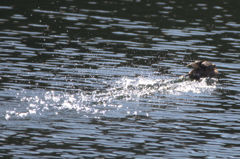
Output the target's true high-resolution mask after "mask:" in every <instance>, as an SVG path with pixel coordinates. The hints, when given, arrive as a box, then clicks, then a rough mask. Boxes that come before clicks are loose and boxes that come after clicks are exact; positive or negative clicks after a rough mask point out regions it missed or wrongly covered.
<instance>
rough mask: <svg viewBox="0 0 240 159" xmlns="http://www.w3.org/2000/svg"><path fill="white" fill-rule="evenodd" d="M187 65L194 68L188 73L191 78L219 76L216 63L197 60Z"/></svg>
mask: <svg viewBox="0 0 240 159" xmlns="http://www.w3.org/2000/svg"><path fill="white" fill-rule="evenodd" d="M187 66H188V67H191V68H193V70H192V71H190V72H189V73H188V76H189V77H190V79H193V80H199V79H200V78H204V77H210V78H211V77H217V76H218V74H219V73H218V70H217V68H216V65H214V64H212V63H211V62H209V61H195V62H192V63H190V64H188V65H187Z"/></svg>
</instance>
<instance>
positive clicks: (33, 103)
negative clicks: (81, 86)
mask: <svg viewBox="0 0 240 159" xmlns="http://www.w3.org/2000/svg"><path fill="white" fill-rule="evenodd" d="M216 86H217V81H216V80H213V81H211V84H209V79H203V80H201V81H188V80H179V79H178V78H161V79H159V78H153V77H135V78H129V77H124V78H121V79H119V80H117V81H115V82H113V83H112V84H110V86H109V88H107V89H105V90H95V91H92V92H90V91H79V92H78V93H74V94H71V93H67V92H59V91H44V90H43V92H41V93H39V92H38V93H36V91H33V92H31V93H29V91H27V90H24V91H23V92H21V93H18V95H17V98H19V99H20V103H19V107H17V108H13V110H7V111H6V113H5V119H6V120H8V119H10V118H11V117H19V118H25V117H27V116H31V115H33V116H34V115H35V116H37V115H40V116H41V115H44V114H47V113H49V112H50V113H53V114H55V115H58V114H59V113H61V112H64V111H75V112H77V113H79V114H82V115H86V116H89V115H90V114H92V115H96V114H102V115H104V114H106V113H108V112H110V113H114V112H118V111H122V112H125V113H126V114H133V115H136V114H138V113H139V112H141V110H138V111H135V110H134V109H133V111H132V110H131V108H130V107H129V103H135V105H136V103H137V102H138V101H139V100H141V99H151V98H153V97H154V96H159V95H173V96H186V95H191V96H196V95H198V94H199V95H201V94H210V93H211V92H212V91H213V90H214V89H216ZM32 94H34V95H32ZM131 105H133V107H134V104H131Z"/></svg>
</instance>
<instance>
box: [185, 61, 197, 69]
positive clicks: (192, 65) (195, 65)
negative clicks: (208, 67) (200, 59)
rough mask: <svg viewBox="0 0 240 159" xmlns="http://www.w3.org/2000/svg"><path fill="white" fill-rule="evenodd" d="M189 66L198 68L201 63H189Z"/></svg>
mask: <svg viewBox="0 0 240 159" xmlns="http://www.w3.org/2000/svg"><path fill="white" fill-rule="evenodd" d="M187 67H190V68H198V67H199V65H198V64H197V63H196V62H192V63H190V64H188V65H187Z"/></svg>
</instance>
